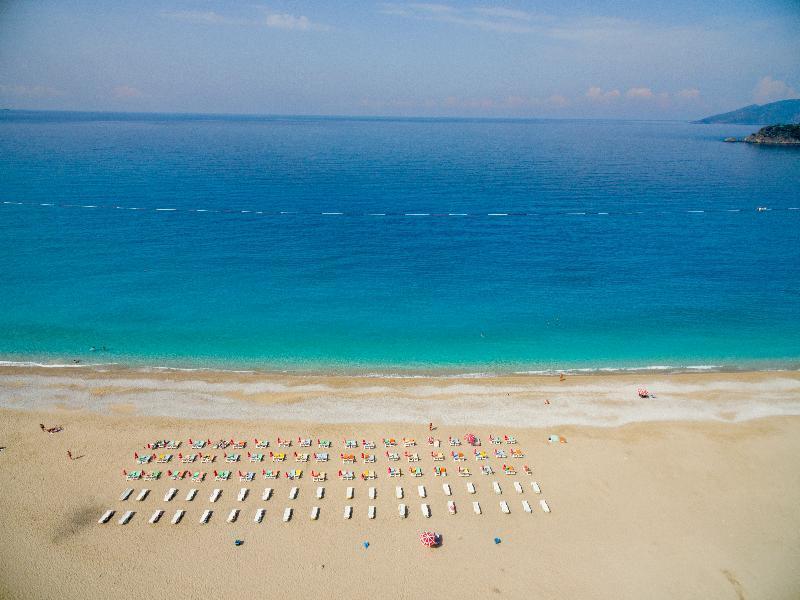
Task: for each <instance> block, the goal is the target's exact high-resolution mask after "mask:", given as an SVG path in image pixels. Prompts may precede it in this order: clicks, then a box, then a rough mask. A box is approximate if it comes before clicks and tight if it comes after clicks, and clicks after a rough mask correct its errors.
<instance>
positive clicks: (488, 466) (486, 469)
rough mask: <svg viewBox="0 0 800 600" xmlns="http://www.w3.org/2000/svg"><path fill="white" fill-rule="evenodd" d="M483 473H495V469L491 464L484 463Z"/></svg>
mask: <svg viewBox="0 0 800 600" xmlns="http://www.w3.org/2000/svg"><path fill="white" fill-rule="evenodd" d="M481 473H482V474H483V475H493V474H494V471H493V470H492V467H491V466H490V465H483V466H482V467H481Z"/></svg>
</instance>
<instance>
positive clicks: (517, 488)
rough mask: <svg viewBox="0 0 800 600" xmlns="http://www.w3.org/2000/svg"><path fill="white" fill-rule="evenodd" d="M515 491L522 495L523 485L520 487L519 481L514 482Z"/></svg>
mask: <svg viewBox="0 0 800 600" xmlns="http://www.w3.org/2000/svg"><path fill="white" fill-rule="evenodd" d="M514 489H515V490H517V493H518V494H521V493H522V485H520V483H519V481H515V482H514Z"/></svg>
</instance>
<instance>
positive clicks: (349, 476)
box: [339, 470, 356, 481]
mask: <svg viewBox="0 0 800 600" xmlns="http://www.w3.org/2000/svg"><path fill="white" fill-rule="evenodd" d="M355 477H356V476H355V473H353V471H341V470H340V471H339V479H341V480H343V481H352V480H353V479H355Z"/></svg>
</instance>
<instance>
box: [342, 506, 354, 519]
mask: <svg viewBox="0 0 800 600" xmlns="http://www.w3.org/2000/svg"><path fill="white" fill-rule="evenodd" d="M352 516H353V507H352V506H345V507H344V518H345V519H349V518H350V517H352Z"/></svg>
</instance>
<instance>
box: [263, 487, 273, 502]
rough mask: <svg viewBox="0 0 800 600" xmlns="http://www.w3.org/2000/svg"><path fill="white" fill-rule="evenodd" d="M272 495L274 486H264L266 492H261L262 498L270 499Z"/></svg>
mask: <svg viewBox="0 0 800 600" xmlns="http://www.w3.org/2000/svg"><path fill="white" fill-rule="evenodd" d="M271 497H272V488H264V493H263V494H261V499H262V500H269V499H270V498H271Z"/></svg>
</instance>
